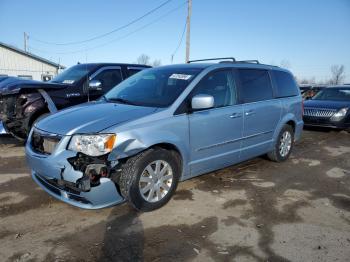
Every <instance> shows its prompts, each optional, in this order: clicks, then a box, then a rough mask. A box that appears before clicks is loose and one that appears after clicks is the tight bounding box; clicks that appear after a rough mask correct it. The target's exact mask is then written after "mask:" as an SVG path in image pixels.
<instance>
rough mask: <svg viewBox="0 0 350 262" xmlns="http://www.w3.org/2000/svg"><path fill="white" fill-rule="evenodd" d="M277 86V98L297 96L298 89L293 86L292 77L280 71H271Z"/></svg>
mask: <svg viewBox="0 0 350 262" xmlns="http://www.w3.org/2000/svg"><path fill="white" fill-rule="evenodd" d="M272 72H273V76H274V78H275V83H276V86H277V90H276V96H277V97H288V96H297V95H298V94H299V92H298V87H297V85H296V84H295V81H294V79H293V76H292V75H291V74H288V73H286V72H282V71H272Z"/></svg>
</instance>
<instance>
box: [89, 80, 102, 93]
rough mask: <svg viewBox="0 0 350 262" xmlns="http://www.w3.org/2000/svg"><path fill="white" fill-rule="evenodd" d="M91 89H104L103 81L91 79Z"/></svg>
mask: <svg viewBox="0 0 350 262" xmlns="http://www.w3.org/2000/svg"><path fill="white" fill-rule="evenodd" d="M89 90H91V91H100V90H102V83H101V81H99V80H91V81H90V82H89Z"/></svg>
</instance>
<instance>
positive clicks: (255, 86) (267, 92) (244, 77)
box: [238, 69, 273, 103]
mask: <svg viewBox="0 0 350 262" xmlns="http://www.w3.org/2000/svg"><path fill="white" fill-rule="evenodd" d="M238 75H239V79H240V83H241V88H240V96H241V99H242V102H244V103H251V102H257V101H262V100H269V99H272V98H273V93H272V85H271V80H270V76H269V73H268V72H267V70H259V69H239V70H238Z"/></svg>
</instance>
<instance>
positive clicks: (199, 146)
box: [189, 69, 243, 176]
mask: <svg viewBox="0 0 350 262" xmlns="http://www.w3.org/2000/svg"><path fill="white" fill-rule="evenodd" d="M197 94H207V95H212V96H213V97H214V108H212V109H206V110H202V111H197V112H193V113H192V114H190V115H189V128H190V146H191V161H190V168H191V175H192V176H195V175H199V174H202V173H205V172H210V171H212V170H215V169H219V168H222V167H225V166H228V165H231V164H233V163H236V162H238V161H239V153H240V147H241V138H242V128H243V106H242V105H239V104H237V99H236V97H237V95H236V84H235V79H234V74H233V71H232V70H231V69H225V70H222V69H221V70H220V71H214V72H212V73H209V74H208V75H207V76H206V77H205V78H203V80H202V81H201V82H199V84H198V85H197V86H196V87H195V89H194V91H193V92H192V93H191V95H190V98H191V97H193V96H195V95H197Z"/></svg>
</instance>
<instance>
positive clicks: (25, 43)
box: [23, 32, 28, 52]
mask: <svg viewBox="0 0 350 262" xmlns="http://www.w3.org/2000/svg"><path fill="white" fill-rule="evenodd" d="M23 36H24V52H27V40H28V35H27V33H26V32H24V33H23Z"/></svg>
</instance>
